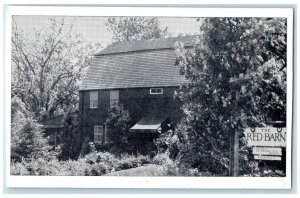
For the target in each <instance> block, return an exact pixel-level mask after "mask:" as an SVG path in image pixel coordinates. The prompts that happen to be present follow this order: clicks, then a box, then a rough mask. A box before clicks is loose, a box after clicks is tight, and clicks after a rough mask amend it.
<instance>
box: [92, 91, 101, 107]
mask: <svg viewBox="0 0 300 198" xmlns="http://www.w3.org/2000/svg"><path fill="white" fill-rule="evenodd" d="M92 95H93V96H95V98H93V99H92ZM98 102H99V92H98V91H90V109H98V105H99V104H98Z"/></svg>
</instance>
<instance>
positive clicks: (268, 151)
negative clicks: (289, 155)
mask: <svg viewBox="0 0 300 198" xmlns="http://www.w3.org/2000/svg"><path fill="white" fill-rule="evenodd" d="M252 153H253V154H256V155H280V156H281V155H282V149H281V148H272V147H253V150H252Z"/></svg>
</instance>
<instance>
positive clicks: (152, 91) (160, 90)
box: [150, 88, 163, 94]
mask: <svg viewBox="0 0 300 198" xmlns="http://www.w3.org/2000/svg"><path fill="white" fill-rule="evenodd" d="M150 94H163V88H151V89H150Z"/></svg>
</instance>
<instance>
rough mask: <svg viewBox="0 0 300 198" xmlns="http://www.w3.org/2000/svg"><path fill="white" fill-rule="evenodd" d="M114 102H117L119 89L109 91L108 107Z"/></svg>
mask: <svg viewBox="0 0 300 198" xmlns="http://www.w3.org/2000/svg"><path fill="white" fill-rule="evenodd" d="M114 104H119V90H111V91H110V107H112V106H113V105H114Z"/></svg>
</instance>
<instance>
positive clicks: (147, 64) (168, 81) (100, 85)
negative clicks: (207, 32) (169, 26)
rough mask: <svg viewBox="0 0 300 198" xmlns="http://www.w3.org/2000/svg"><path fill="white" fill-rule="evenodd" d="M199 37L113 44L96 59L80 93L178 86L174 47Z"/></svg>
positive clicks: (83, 81)
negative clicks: (97, 90)
mask: <svg viewBox="0 0 300 198" xmlns="http://www.w3.org/2000/svg"><path fill="white" fill-rule="evenodd" d="M195 37H196V36H184V37H176V38H161V39H151V40H140V41H124V42H117V43H113V44H111V45H110V46H108V47H107V48H105V49H104V50H102V51H100V52H99V53H97V54H96V55H95V56H94V59H93V61H92V64H91V67H90V68H89V70H88V72H87V74H86V76H85V77H84V78H83V80H82V84H81V86H80V90H95V89H120V88H138V87H139V88H141V87H167V86H179V85H180V83H181V81H182V80H183V79H182V77H181V76H180V75H179V67H177V66H175V60H176V55H175V50H174V44H175V42H177V41H180V42H182V43H183V44H184V46H186V47H191V46H192V45H193V40H194V39H195Z"/></svg>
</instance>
